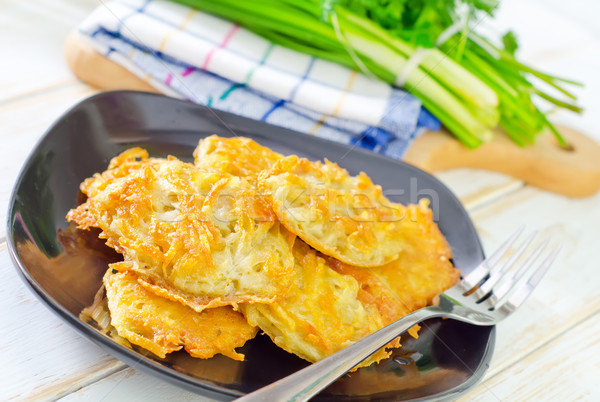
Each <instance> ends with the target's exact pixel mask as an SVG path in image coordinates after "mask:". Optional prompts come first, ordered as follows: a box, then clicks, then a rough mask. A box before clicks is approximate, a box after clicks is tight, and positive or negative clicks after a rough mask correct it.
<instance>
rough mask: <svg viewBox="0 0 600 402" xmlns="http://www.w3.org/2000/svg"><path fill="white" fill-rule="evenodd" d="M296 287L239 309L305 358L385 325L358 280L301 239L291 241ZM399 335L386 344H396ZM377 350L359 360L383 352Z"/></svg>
mask: <svg viewBox="0 0 600 402" xmlns="http://www.w3.org/2000/svg"><path fill="white" fill-rule="evenodd" d="M294 258H295V261H296V270H297V271H296V272H297V273H296V284H297V286H296V287H293V288H291V289H290V291H289V292H288V294H286V295H285V297H283V298H282V299H280V300H277V301H275V302H274V303H271V304H244V305H240V309H241V310H242V312H243V313H244V315H245V316H246V318H247V320H248V322H249V323H250V324H251V325H257V326H259V327H260V328H261V329H262V330H263V331H264V332H265V333H266V334H267V335H269V336H270V337H271V339H272V340H273V342H275V344H276V345H278V346H279V347H281V348H283V349H284V350H287V351H288V352H291V353H294V354H296V355H298V356H300V357H301V358H303V359H305V360H308V361H310V362H316V361H318V360H321V359H323V358H325V357H327V356H329V355H331V354H333V353H335V352H337V351H338V350H340V349H342V348H344V347H346V346H348V345H350V344H352V343H354V342H356V341H357V340H359V339H361V338H363V337H364V336H366V335H368V334H370V333H372V332H374V331H376V330H378V329H379V328H381V327H382V326H383V325H384V322H383V319H382V317H381V315H380V314H379V311H378V308H377V306H375V305H374V304H364V305H363V304H362V303H361V302H360V301H359V299H358V297H357V294H358V292H359V284H358V282H357V281H356V280H355V279H354V278H352V277H351V276H349V275H341V274H339V273H337V272H336V271H334V270H333V269H331V268H330V267H329V266H328V265H327V263H326V261H325V260H324V259H323V258H321V257H319V256H318V255H317V253H316V252H315V250H313V249H311V248H310V247H309V246H308V245H307V244H306V243H304V242H303V241H301V240H300V239H296V242H295V243H294ZM398 341H399V340H396V341H394V342H393V343H392V344H390V345H389V346H393V347H397V346H399V342H398ZM388 354H389V353H388V352H386V351H385V350H384V349H382V350H380V351H378V352H377V353H376V354H375V355H373V356H372V358H370V359H369V360H368V361H366V362H364V363H363V364H362V365H361V366H368V365H369V364H371V363H373V362H376V361H379V360H381V359H383V358H385V357H387V356H388Z"/></svg>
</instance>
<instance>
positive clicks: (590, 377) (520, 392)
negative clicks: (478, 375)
mask: <svg viewBox="0 0 600 402" xmlns="http://www.w3.org/2000/svg"><path fill="white" fill-rule="evenodd" d="M599 319H600V314H595V315H594V316H591V317H589V318H588V319H587V320H586V321H584V322H583V323H582V324H581V325H579V326H578V327H577V328H574V329H573V330H570V331H567V332H565V333H564V334H562V335H561V336H559V337H557V338H555V339H553V340H552V342H549V343H548V344H546V345H544V346H542V347H541V348H539V349H537V350H535V351H534V352H533V353H531V354H529V355H527V356H525V357H524V358H523V359H521V360H519V361H518V362H516V363H515V364H513V365H511V366H510V367H507V368H506V369H505V370H504V371H502V372H501V373H499V375H496V376H494V377H492V378H490V379H489V380H487V381H485V382H483V383H482V384H480V385H478V386H477V387H476V388H475V389H474V390H473V391H472V392H471V393H469V394H468V395H467V396H466V397H465V398H463V399H462V400H464V401H494V402H496V401H531V400H536V401H598V400H600V387H598V373H599V372H600V359H599V358H598V355H600V348H599V347H598V339H600V326H599V325H598V322H599Z"/></svg>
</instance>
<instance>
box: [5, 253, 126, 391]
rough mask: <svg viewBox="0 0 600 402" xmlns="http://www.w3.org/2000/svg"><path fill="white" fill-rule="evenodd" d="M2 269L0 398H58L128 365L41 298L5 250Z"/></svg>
mask: <svg viewBox="0 0 600 402" xmlns="http://www.w3.org/2000/svg"><path fill="white" fill-rule="evenodd" d="M0 271H1V272H2V278H3V279H2V281H0V294H2V298H3V303H0V317H2V326H0V339H1V343H0V361H2V365H0V378H2V387H0V400H7V399H11V398H16V399H20V400H22V399H28V398H32V399H36V400H37V399H56V398H57V397H58V396H60V395H63V394H65V393H68V392H71V391H74V390H76V389H78V388H81V387H82V386H85V385H87V384H89V383H91V382H94V381H96V380H98V379H100V378H102V377H104V376H106V375H108V374H110V373H113V372H115V371H116V370H119V369H122V368H123V367H124V364H123V363H121V362H119V361H118V360H116V359H114V358H113V357H111V356H110V355H108V354H107V353H105V352H104V351H103V350H102V349H101V348H100V347H98V346H96V345H95V344H93V343H92V342H90V341H89V340H87V339H86V338H83V337H81V336H80V335H79V334H78V333H77V332H75V330H73V329H72V328H70V327H69V326H67V325H66V324H64V323H63V322H62V320H60V319H59V318H58V317H57V316H55V315H54V314H53V313H52V312H50V310H49V309H48V308H47V307H46V306H44V305H42V304H41V303H40V302H39V301H38V300H37V299H36V297H35V296H34V295H33V294H32V292H31V291H30V290H29V289H27V288H26V286H25V284H24V283H23V282H22V280H21V278H20V277H19V276H18V274H17V272H16V269H15V267H14V266H13V264H12V261H11V260H10V257H9V255H8V250H7V249H6V247H5V246H4V247H2V250H1V251H0Z"/></svg>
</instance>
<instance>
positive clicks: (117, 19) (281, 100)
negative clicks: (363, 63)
mask: <svg viewBox="0 0 600 402" xmlns="http://www.w3.org/2000/svg"><path fill="white" fill-rule="evenodd" d="M78 31H79V33H80V34H81V35H82V36H83V38H84V40H85V41H86V42H87V43H89V44H90V45H91V46H92V47H93V48H94V49H96V50H97V51H98V52H100V53H102V54H104V55H105V56H106V57H108V58H109V59H111V60H112V61H114V62H116V63H118V64H120V65H122V66H124V67H125V68H127V69H128V70H129V71H131V72H133V73H134V74H136V75H137V76H138V77H140V78H142V79H144V80H146V81H147V82H149V83H150V84H151V85H152V86H154V87H155V88H157V89H158V90H159V91H161V92H163V93H165V94H167V95H170V96H174V97H178V98H183V99H187V100H190V101H192V102H195V103H198V104H202V105H207V106H211V107H213V108H215V109H219V110H223V111H226V112H230V113H235V114H238V115H241V116H244V117H249V118H252V119H256V120H261V121H265V122H267V123H270V124H274V125H277V126H281V127H285V128H289V129H293V130H296V131H300V132H303V133H306V134H310V135H316V136H319V137H323V138H327V139H330V140H334V141H338V142H342V143H346V144H356V145H358V146H360V147H363V148H367V149H371V150H373V151H377V152H380V153H383V154H385V155H388V156H392V157H395V158H401V157H402V155H403V154H404V152H405V151H406V149H407V148H408V146H409V145H410V143H411V142H412V140H413V139H414V138H416V136H417V135H418V134H419V133H421V132H422V131H423V130H424V129H429V130H437V129H439V122H438V121H437V119H435V118H434V117H433V116H432V115H431V114H430V113H429V112H427V111H426V110H425V109H424V108H423V107H422V105H421V103H420V101H419V100H418V99H417V98H415V97H414V96H412V95H411V94H409V93H408V92H406V91H403V90H401V89H397V88H392V87H391V86H389V85H387V84H385V83H383V82H381V81H378V80H376V79H374V78H371V77H367V76H366V75H363V74H360V73H358V72H356V71H353V70H350V69H347V68H345V67H342V66H339V65H337V64H334V63H331V62H328V61H325V60H322V59H318V58H314V57H311V56H308V55H305V54H302V53H298V52H295V51H293V50H290V49H287V48H284V47H281V46H277V45H274V44H273V43H271V42H269V41H267V40H265V39H263V38H261V37H259V36H257V35H255V34H253V33H252V32H250V31H248V30H246V29H244V28H241V27H240V26H238V25H236V24H233V23H231V22H229V21H226V20H223V19H220V18H217V17H215V16H212V15H210V14H205V13H202V12H200V11H197V10H194V9H191V8H187V7H185V6H182V5H179V4H176V3H171V2H168V1H159V0H118V1H111V2H106V3H103V4H102V5H101V6H99V7H98V8H97V9H96V10H95V11H94V12H93V13H92V14H91V15H90V16H89V17H88V18H87V19H86V20H85V21H83V22H82V24H81V25H80V27H79V30H78Z"/></svg>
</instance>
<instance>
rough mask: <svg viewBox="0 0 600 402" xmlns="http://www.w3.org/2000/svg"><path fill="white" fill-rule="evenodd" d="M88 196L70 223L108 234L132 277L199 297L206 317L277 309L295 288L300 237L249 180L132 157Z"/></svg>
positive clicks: (91, 183)
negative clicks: (239, 309)
mask: <svg viewBox="0 0 600 402" xmlns="http://www.w3.org/2000/svg"><path fill="white" fill-rule="evenodd" d="M82 191H83V192H84V193H86V194H87V195H88V199H87V201H86V202H85V203H84V204H82V205H80V206H79V207H77V208H75V209H73V210H71V211H70V212H69V214H68V215H67V219H69V220H72V221H75V222H76V223H77V224H78V225H79V227H80V228H81V229H87V228H88V227H90V226H97V227H99V228H100V229H102V234H101V237H103V238H106V239H107V245H108V246H110V247H113V248H114V249H115V250H116V251H117V252H119V253H121V254H123V256H124V257H125V260H126V261H128V262H130V263H131V264H129V265H127V266H128V267H129V268H130V269H133V270H135V271H136V272H138V273H139V274H140V275H143V276H145V277H147V278H148V280H149V281H150V282H153V283H154V284H159V285H160V284H161V283H163V282H166V283H167V284H168V285H170V286H172V287H173V288H175V289H177V290H179V291H180V292H181V294H182V295H188V296H189V297H190V298H194V297H196V299H195V300H196V302H195V303H190V304H189V305H190V306H191V307H193V308H195V309H196V310H197V311H202V309H203V308H205V307H208V306H210V307H216V306H219V305H227V304H231V305H234V306H235V305H236V304H237V303H242V302H270V301H273V300H274V299H276V298H277V297H278V296H281V295H283V294H285V293H286V292H287V289H288V288H289V286H290V285H291V284H292V280H293V276H294V265H293V264H294V263H293V256H292V252H291V244H292V242H293V238H294V236H293V235H292V234H290V233H289V232H288V231H287V230H285V228H283V227H281V226H280V225H279V223H278V221H277V219H276V217H275V215H274V213H273V211H272V209H271V208H270V206H269V205H268V203H267V202H265V201H264V200H263V199H262V198H261V197H258V196H257V195H256V191H255V190H254V188H253V187H252V186H251V185H250V184H249V183H248V182H247V181H246V180H244V179H241V178H239V177H234V176H230V177H222V176H221V175H219V174H217V173H214V172H205V171H201V170H199V169H198V168H196V167H195V166H194V165H192V164H189V163H184V162H181V161H179V160H178V159H175V158H172V157H171V158H169V159H155V158H147V155H146V154H145V153H144V152H143V151H142V150H130V151H126V152H125V153H124V154H122V155H120V156H119V157H117V158H115V160H113V161H112V162H111V164H110V165H109V169H108V170H107V171H105V172H103V173H102V174H96V175H94V177H93V178H91V179H88V180H86V181H85V182H84V183H83V185H82ZM198 297H199V298H200V299H202V300H204V301H205V302H204V304H203V303H197V301H198V300H199V299H198ZM182 300H183V301H185V297H184V298H183V299H182Z"/></svg>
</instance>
